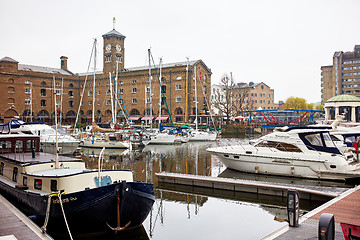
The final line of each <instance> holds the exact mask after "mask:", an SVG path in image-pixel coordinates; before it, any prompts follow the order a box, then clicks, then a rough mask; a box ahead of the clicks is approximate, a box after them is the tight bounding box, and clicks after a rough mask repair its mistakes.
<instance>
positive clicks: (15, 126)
mask: <svg viewBox="0 0 360 240" xmlns="http://www.w3.org/2000/svg"><path fill="white" fill-rule="evenodd" d="M0 132H2V133H13V134H14V133H25V134H32V135H35V136H40V150H41V151H43V152H46V153H51V154H55V153H56V150H55V149H56V148H55V143H56V136H57V139H58V146H59V154H62V155H69V154H74V153H75V151H76V150H77V149H78V147H79V143H80V141H79V140H77V139H75V138H74V137H72V136H71V135H70V134H66V133H61V132H59V131H58V132H56V130H55V129H54V128H52V127H51V126H49V125H46V124H45V123H42V122H41V123H26V122H24V121H21V120H11V121H10V122H8V123H5V124H3V125H2V126H1V129H0Z"/></svg>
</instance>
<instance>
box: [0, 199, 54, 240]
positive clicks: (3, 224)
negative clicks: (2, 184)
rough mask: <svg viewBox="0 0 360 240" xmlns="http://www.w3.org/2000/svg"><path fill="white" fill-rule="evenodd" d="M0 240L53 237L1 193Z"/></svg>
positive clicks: (33, 239)
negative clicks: (43, 231)
mask: <svg viewBox="0 0 360 240" xmlns="http://www.w3.org/2000/svg"><path fill="white" fill-rule="evenodd" d="M0 216H1V217H0V240H16V239H18V240H37V239H43V240H45V239H52V238H51V237H50V236H49V235H47V234H43V233H42V231H41V230H40V228H39V227H38V226H37V225H36V224H35V223H33V222H32V221H31V220H30V219H28V218H27V217H26V216H25V215H24V214H23V213H22V212H20V210H18V209H17V208H16V207H14V206H13V205H12V204H11V203H10V202H9V201H7V200H6V199H5V198H4V197H3V196H2V195H0Z"/></svg>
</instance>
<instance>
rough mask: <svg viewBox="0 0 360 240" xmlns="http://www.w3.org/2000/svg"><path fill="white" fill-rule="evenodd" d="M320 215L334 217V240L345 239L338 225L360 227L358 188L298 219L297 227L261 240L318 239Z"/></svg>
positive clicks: (282, 230)
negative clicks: (344, 224) (326, 214)
mask: <svg viewBox="0 0 360 240" xmlns="http://www.w3.org/2000/svg"><path fill="white" fill-rule="evenodd" d="M300 201H301V200H300ZM322 213H330V214H333V215H334V219H335V239H336V240H343V239H345V238H344V235H343V232H342V229H341V226H340V223H346V224H350V225H356V226H360V217H359V216H360V186H357V187H355V188H353V189H350V190H348V191H346V192H344V193H343V194H341V195H340V196H338V197H336V198H334V199H332V200H330V201H328V202H327V203H325V204H323V205H321V206H320V207H318V208H316V209H314V210H312V211H310V212H309V213H307V214H305V215H304V216H302V217H301V218H300V219H299V227H289V226H285V227H283V228H281V229H279V230H278V231H276V232H274V233H272V234H270V235H269V236H267V237H265V238H263V239H266V240H269V239H276V240H288V239H292V240H295V239H318V226H319V219H320V215H321V214H322Z"/></svg>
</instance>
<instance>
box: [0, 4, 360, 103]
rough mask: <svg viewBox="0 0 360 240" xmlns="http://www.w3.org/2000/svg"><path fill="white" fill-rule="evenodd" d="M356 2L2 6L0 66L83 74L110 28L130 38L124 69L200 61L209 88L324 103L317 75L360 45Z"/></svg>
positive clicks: (278, 98)
mask: <svg viewBox="0 0 360 240" xmlns="http://www.w3.org/2000/svg"><path fill="white" fill-rule="evenodd" d="M359 9H360V1H359V0H337V1H335V0H299V1H294V0H275V1H271V0H250V1H249V0H245V1H243V0H233V1H227V0H222V1H213V0H200V1H197V0H181V1H169V0H161V1H157V0H150V1H149V0H138V1H136V0H132V1H121V0H114V1H106V0H104V1H99V0H96V1H73V0H69V1H68V0H62V1H48V0H45V1H43V0H36V1H35V0H22V1H20V0H1V4H0V58H3V57H5V56H8V57H11V58H13V59H15V60H17V61H18V62H19V63H20V64H30V65H38V66H46V67H55V68H60V56H67V57H68V58H69V59H68V68H69V70H70V71H72V72H74V73H79V72H86V70H87V66H88V62H89V59H90V54H91V49H92V44H93V39H94V38H97V39H98V56H99V57H100V58H99V60H100V61H99V62H100V65H99V66H98V67H97V69H98V70H101V69H102V49H103V41H102V37H101V35H103V34H104V33H107V32H109V31H111V30H112V28H113V21H112V19H113V17H115V18H116V30H117V31H119V32H120V33H121V34H123V35H125V36H126V39H125V51H126V52H125V67H137V66H144V65H147V60H146V59H147V49H148V48H151V51H152V54H153V56H154V59H155V61H158V59H159V58H160V57H162V58H163V61H164V63H171V62H180V61H185V60H186V57H189V58H190V60H197V59H201V60H203V61H204V62H205V64H206V65H207V66H208V67H209V68H211V70H212V73H213V75H212V83H213V84H214V83H219V81H220V78H221V76H222V75H223V74H225V73H228V74H229V73H230V72H232V74H233V77H234V80H235V81H236V82H251V81H252V82H265V83H266V84H267V85H268V86H270V87H271V88H272V89H274V90H275V102H278V101H279V100H282V101H285V100H286V99H287V98H288V97H291V96H295V97H301V98H305V99H306V100H307V101H308V102H309V103H311V102H319V101H320V97H321V94H320V78H321V77H320V76H321V72H320V67H321V66H326V65H331V64H332V56H333V54H334V52H335V51H344V52H346V51H353V49H354V46H355V45H356V44H360V28H359V23H360V13H359Z"/></svg>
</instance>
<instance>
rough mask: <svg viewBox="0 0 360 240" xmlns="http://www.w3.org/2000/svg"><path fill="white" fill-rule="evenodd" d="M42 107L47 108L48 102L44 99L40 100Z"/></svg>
mask: <svg viewBox="0 0 360 240" xmlns="http://www.w3.org/2000/svg"><path fill="white" fill-rule="evenodd" d="M40 105H41V106H42V107H46V100H44V99H42V100H40Z"/></svg>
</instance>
